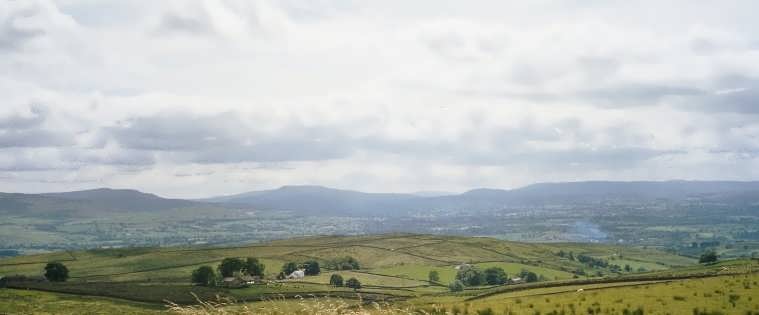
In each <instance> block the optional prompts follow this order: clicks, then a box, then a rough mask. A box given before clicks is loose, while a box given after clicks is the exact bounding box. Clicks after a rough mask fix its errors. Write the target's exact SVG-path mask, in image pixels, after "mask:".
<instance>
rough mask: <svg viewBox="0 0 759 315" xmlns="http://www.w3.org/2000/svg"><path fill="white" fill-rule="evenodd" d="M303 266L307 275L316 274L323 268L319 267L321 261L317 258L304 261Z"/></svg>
mask: <svg viewBox="0 0 759 315" xmlns="http://www.w3.org/2000/svg"><path fill="white" fill-rule="evenodd" d="M303 268H304V269H306V270H305V273H306V275H307V276H315V275H318V274H319V273H320V272H321V268H319V262H318V261H316V260H309V261H307V262H305V263H303Z"/></svg>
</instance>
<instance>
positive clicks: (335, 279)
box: [329, 274, 361, 290]
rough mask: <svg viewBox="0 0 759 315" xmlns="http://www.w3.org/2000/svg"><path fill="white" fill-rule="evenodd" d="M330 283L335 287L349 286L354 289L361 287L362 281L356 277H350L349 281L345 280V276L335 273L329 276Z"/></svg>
mask: <svg viewBox="0 0 759 315" xmlns="http://www.w3.org/2000/svg"><path fill="white" fill-rule="evenodd" d="M329 284H330V285H331V286H333V287H342V286H344V287H347V288H351V289H353V290H358V289H361V281H358V279H356V278H350V279H348V281H343V276H341V275H339V274H333V275H331V276H330V277H329Z"/></svg>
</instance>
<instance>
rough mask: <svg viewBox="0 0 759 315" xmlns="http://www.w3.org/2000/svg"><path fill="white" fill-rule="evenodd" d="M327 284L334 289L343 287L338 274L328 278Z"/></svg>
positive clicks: (341, 278)
mask: <svg viewBox="0 0 759 315" xmlns="http://www.w3.org/2000/svg"><path fill="white" fill-rule="evenodd" d="M329 284H330V285H332V286H335V287H342V286H343V276H341V275H339V274H333V275H331V276H330V277H329Z"/></svg>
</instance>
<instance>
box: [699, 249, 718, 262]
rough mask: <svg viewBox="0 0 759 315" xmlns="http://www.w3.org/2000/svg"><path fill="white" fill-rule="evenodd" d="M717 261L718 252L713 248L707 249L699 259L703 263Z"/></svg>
mask: <svg viewBox="0 0 759 315" xmlns="http://www.w3.org/2000/svg"><path fill="white" fill-rule="evenodd" d="M716 261H717V253H716V252H715V251H713V250H710V251H706V252H705V253H703V254H701V257H700V258H699V259H698V262H699V263H702V264H708V263H713V262H716Z"/></svg>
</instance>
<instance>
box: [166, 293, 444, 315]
mask: <svg viewBox="0 0 759 315" xmlns="http://www.w3.org/2000/svg"><path fill="white" fill-rule="evenodd" d="M358 298H359V300H358V301H357V302H353V303H349V302H347V301H346V300H344V299H342V298H331V297H316V296H310V297H299V299H298V300H297V301H293V300H287V301H288V302H287V303H282V302H283V301H285V299H284V298H282V299H272V300H267V301H264V302H258V303H253V304H244V303H238V302H237V301H235V300H233V299H230V298H224V297H217V298H216V301H203V300H201V299H200V298H198V297H197V296H196V299H197V301H198V304H196V305H178V304H176V303H173V302H167V307H168V309H169V312H171V313H174V314H180V315H285V314H298V315H306V314H308V315H312V314H313V315H396V314H397V315H406V314H408V315H411V314H415V315H416V314H438V313H429V312H426V311H424V310H422V311H418V310H412V309H410V308H400V307H397V306H393V305H391V304H389V303H386V302H365V301H363V300H362V299H361V296H360V295H359V296H358ZM439 314H445V313H439Z"/></svg>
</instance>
